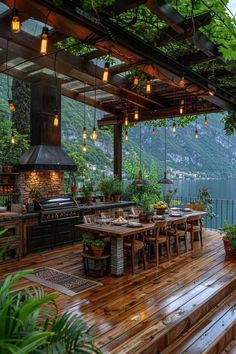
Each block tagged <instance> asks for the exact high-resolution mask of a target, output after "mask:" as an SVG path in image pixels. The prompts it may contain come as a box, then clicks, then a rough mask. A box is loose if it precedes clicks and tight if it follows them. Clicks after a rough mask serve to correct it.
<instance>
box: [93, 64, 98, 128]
mask: <svg viewBox="0 0 236 354" xmlns="http://www.w3.org/2000/svg"><path fill="white" fill-rule="evenodd" d="M97 66H98V58H97V59H96V63H95V91H94V100H95V105H94V118H93V127H94V128H95V124H96V109H97V106H96V102H97Z"/></svg>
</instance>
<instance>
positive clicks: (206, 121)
mask: <svg viewBox="0 0 236 354" xmlns="http://www.w3.org/2000/svg"><path fill="white" fill-rule="evenodd" d="M204 125H205V126H207V125H208V118H207V114H206V115H205V118H204Z"/></svg>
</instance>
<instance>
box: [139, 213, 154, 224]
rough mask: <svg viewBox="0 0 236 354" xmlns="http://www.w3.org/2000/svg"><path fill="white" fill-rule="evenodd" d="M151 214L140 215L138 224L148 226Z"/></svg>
mask: <svg viewBox="0 0 236 354" xmlns="http://www.w3.org/2000/svg"><path fill="white" fill-rule="evenodd" d="M152 217H153V214H152V213H140V214H139V222H141V223H144V224H148V223H150V222H151V221H152Z"/></svg>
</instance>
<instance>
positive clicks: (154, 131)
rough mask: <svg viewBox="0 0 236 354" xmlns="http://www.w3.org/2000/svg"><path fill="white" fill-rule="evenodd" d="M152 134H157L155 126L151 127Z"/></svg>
mask: <svg viewBox="0 0 236 354" xmlns="http://www.w3.org/2000/svg"><path fill="white" fill-rule="evenodd" d="M152 135H157V129H156V128H154V127H153V128H152Z"/></svg>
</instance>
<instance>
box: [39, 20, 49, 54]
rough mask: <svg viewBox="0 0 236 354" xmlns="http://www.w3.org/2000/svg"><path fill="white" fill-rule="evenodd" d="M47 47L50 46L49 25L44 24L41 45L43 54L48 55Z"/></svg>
mask: <svg viewBox="0 0 236 354" xmlns="http://www.w3.org/2000/svg"><path fill="white" fill-rule="evenodd" d="M47 47H48V27H47V26H44V27H43V30H42V34H41V46H40V54H41V55H47Z"/></svg>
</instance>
